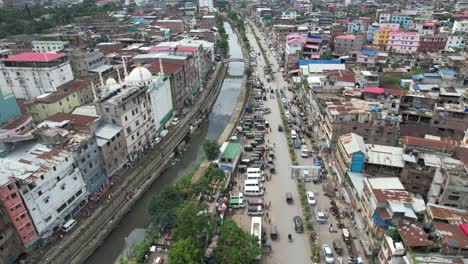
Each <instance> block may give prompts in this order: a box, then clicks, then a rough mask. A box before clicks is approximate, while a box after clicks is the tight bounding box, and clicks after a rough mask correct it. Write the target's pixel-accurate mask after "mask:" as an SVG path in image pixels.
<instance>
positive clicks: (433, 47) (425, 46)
mask: <svg viewBox="0 0 468 264" xmlns="http://www.w3.org/2000/svg"><path fill="white" fill-rule="evenodd" d="M447 39H448V37H447V36H442V35H423V36H421V37H420V41H419V48H418V51H419V52H437V51H439V50H443V49H445V46H446V44H447Z"/></svg>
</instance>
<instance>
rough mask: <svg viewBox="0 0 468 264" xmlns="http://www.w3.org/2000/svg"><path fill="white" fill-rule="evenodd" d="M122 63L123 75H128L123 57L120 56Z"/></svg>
mask: <svg viewBox="0 0 468 264" xmlns="http://www.w3.org/2000/svg"><path fill="white" fill-rule="evenodd" d="M122 63H123V68H124V75H125V77H128V72H127V64H125V57H122Z"/></svg>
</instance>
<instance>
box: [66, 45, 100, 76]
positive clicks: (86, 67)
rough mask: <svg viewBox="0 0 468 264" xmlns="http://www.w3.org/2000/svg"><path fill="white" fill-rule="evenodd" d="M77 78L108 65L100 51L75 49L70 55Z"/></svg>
mask: <svg viewBox="0 0 468 264" xmlns="http://www.w3.org/2000/svg"><path fill="white" fill-rule="evenodd" d="M69 57H70V63H71V67H72V70H73V74H74V75H75V76H78V75H81V74H83V73H86V72H88V71H90V70H92V69H96V68H98V67H101V66H103V65H105V64H106V63H107V59H106V57H104V55H103V54H102V53H101V52H100V51H99V50H83V49H74V50H72V51H71V52H70V54H69Z"/></svg>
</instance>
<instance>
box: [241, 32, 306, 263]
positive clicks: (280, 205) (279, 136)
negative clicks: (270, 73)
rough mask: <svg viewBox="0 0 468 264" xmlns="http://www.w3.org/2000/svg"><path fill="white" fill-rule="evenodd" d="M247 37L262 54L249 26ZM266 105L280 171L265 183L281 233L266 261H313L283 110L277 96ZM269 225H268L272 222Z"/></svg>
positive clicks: (261, 64)
mask: <svg viewBox="0 0 468 264" xmlns="http://www.w3.org/2000/svg"><path fill="white" fill-rule="evenodd" d="M257 35H258V33H257ZM247 37H248V39H250V40H251V45H252V47H253V48H254V50H255V52H256V53H259V52H260V48H259V46H258V44H257V43H256V41H255V38H254V36H253V35H252V33H251V32H250V30H249V29H247ZM265 65H266V64H265V61H264V60H263V57H262V56H258V57H257V67H256V72H257V74H258V77H259V78H260V79H261V81H262V82H263V83H264V84H265V85H268V83H267V82H266V80H265V74H264V72H263V67H264V66H265ZM271 84H272V85H271V87H272V88H274V89H275V88H276V83H275V82H272V83H271ZM278 86H280V87H284V86H285V82H284V80H282V78H281V80H278ZM264 106H265V107H269V108H270V109H271V113H270V114H268V115H265V119H266V121H268V122H269V123H270V127H271V128H272V130H271V132H270V133H269V134H268V136H267V138H268V140H269V142H270V144H273V143H274V144H275V147H274V148H275V149H274V151H275V155H276V157H275V168H276V173H275V174H273V175H272V179H271V181H266V182H265V187H266V192H265V195H264V198H265V200H266V201H269V202H270V201H271V207H270V210H269V218H270V219H271V223H272V224H275V225H276V226H277V227H278V233H279V236H278V239H276V240H272V252H271V254H270V255H268V256H265V257H263V259H262V263H268V264H279V263H301V264H302V263H311V260H310V250H309V246H308V242H307V238H306V235H305V234H304V233H296V232H295V231H294V225H293V217H294V216H296V215H299V216H301V206H300V204H299V197H298V194H297V191H296V190H297V188H296V184H295V181H294V180H292V179H291V177H290V167H291V159H290V157H289V147H288V142H287V140H286V137H285V135H284V133H283V132H278V129H277V128H278V125H280V124H281V113H280V110H279V107H278V103H277V101H276V99H270V98H269V97H268V100H267V101H265V102H264ZM286 192H292V193H293V194H295V195H294V202H293V203H292V204H288V203H286V196H285V195H286ZM266 227H267V228H268V225H266ZM267 230H268V229H267ZM267 232H268V231H267ZM288 234H292V237H293V241H292V242H289V240H288V237H287V236H288Z"/></svg>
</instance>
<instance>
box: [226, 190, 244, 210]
mask: <svg viewBox="0 0 468 264" xmlns="http://www.w3.org/2000/svg"><path fill="white" fill-rule="evenodd" d="M229 205H230V206H231V208H244V207H245V200H244V194H243V193H241V192H239V193H237V192H235V193H233V194H231V196H230V197H229Z"/></svg>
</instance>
